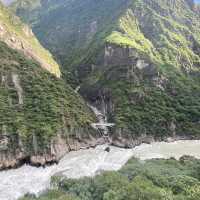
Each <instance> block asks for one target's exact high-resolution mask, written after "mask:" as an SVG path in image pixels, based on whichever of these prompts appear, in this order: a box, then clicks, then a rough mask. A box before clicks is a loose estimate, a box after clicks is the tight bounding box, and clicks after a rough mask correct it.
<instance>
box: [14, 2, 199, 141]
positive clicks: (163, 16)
mask: <svg viewBox="0 0 200 200" xmlns="http://www.w3.org/2000/svg"><path fill="white" fill-rule="evenodd" d="M22 2H24V0H19V1H16V3H15V4H13V5H12V9H13V10H15V12H16V13H17V14H18V15H19V16H20V17H21V18H22V19H24V20H27V19H28V23H30V24H31V25H32V27H33V30H34V32H35V33H36V35H37V36H38V38H39V39H40V41H41V42H42V43H43V44H44V45H45V46H46V47H47V48H48V49H50V50H51V52H53V53H54V55H55V56H56V57H57V58H58V59H59V60H60V62H61V63H62V66H63V71H64V77H65V79H66V80H67V81H68V82H69V83H70V84H71V85H72V86H74V87H75V86H77V85H81V90H80V92H81V93H82V95H83V96H84V97H85V98H86V99H87V100H90V101H98V100H99V99H102V96H106V94H107V93H109V95H108V96H106V97H105V98H106V99H109V102H106V103H107V104H108V105H110V104H112V105H113V108H114V110H111V111H108V115H109V118H110V119H109V120H110V121H114V122H115V123H116V129H115V130H114V131H113V133H114V134H115V133H117V132H119V131H120V132H122V133H123V134H124V135H127V134H128V135H130V136H131V137H132V136H134V137H137V136H139V135H141V134H149V135H152V134H153V135H154V136H156V137H159V138H162V137H165V136H169V135H174V134H175V133H177V134H179V135H180V134H181V135H195V136H199V134H200V131H199V130H200V127H199V126H200V124H199V123H198V122H199V118H200V103H199V102H200V101H199V99H200V86H199V85H200V78H199V75H200V71H199V63H200V57H199V52H200V32H199V30H200V24H199V21H200V18H199V10H198V7H196V6H195V5H194V3H193V1H192V0H191V1H183V0H177V1H168V0H148V1H147V0H115V1H111V0H108V1H94V0H86V1H80V0H76V1H71V0H69V1H64V0H59V1H56V3H55V2H54V1H45V0H44V1H40V3H41V4H36V3H35V2H38V1H32V4H31V6H30V5H29V6H26V5H28V4H23V3H22ZM29 3H30V1H29ZM35 5H37V6H35ZM27 7H28V9H27ZM27 15H28V17H27ZM106 47H111V48H113V49H114V50H113V51H115V50H116V51H120V50H119V48H121V52H132V53H131V55H132V56H133V57H134V58H133V59H134V60H135V62H131V63H130V62H127V63H126V62H125V63H122V62H124V60H126V61H127V60H129V56H130V55H129V54H128V53H127V55H124V54H120V53H118V54H117V55H118V57H119V60H118V61H117V62H114V61H115V60H112V59H115V58H112V56H111V58H110V59H111V61H112V62H111V63H109V62H108V63H107V62H106V59H105V55H106V53H105V48H106ZM124 49H125V50H124ZM110 52H112V51H110ZM120 55H121V57H120ZM122 55H123V56H122ZM137 60H144V61H145V62H146V63H150V65H151V67H152V69H153V71H154V72H153V74H151V73H150V74H148V73H147V74H146V75H144V74H143V71H142V70H139V69H138V68H137V67H136V61H137ZM105 63H106V64H105ZM131 68H132V69H131ZM105 91H108V92H105ZM105 93H106V94H105ZM172 125H175V126H176V127H175V131H174V130H173V128H172V127H173V126H172Z"/></svg>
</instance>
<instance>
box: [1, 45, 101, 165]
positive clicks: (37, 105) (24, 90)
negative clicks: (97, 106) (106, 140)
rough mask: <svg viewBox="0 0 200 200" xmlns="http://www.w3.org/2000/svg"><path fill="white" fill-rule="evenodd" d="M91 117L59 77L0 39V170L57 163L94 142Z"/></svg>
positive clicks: (92, 119)
mask: <svg viewBox="0 0 200 200" xmlns="http://www.w3.org/2000/svg"><path fill="white" fill-rule="evenodd" d="M94 118H95V117H94V116H93V114H92V113H91V111H90V110H89V109H88V108H87V106H86V105H85V104H84V102H83V100H82V99H81V98H80V96H79V95H77V94H75V93H74V91H73V90H72V89H71V88H70V87H69V86H67V85H66V84H65V83H64V82H63V81H62V80H60V79H57V78H56V77H55V76H54V75H51V74H50V73H48V72H47V71H46V70H44V69H42V68H41V66H40V65H39V64H38V63H37V62H36V61H33V60H30V59H27V58H26V57H25V56H24V55H22V53H20V52H17V51H15V50H12V49H11V48H9V47H8V46H7V45H6V44H5V43H2V42H0V169H3V168H9V167H15V166H17V165H20V164H22V163H24V162H30V163H31V164H33V165H44V164H46V163H51V162H57V161H58V160H59V159H60V158H61V157H62V156H63V155H64V154H65V153H66V152H68V151H71V150H76V149H80V148H85V147H88V146H94V145H95V144H97V142H98V141H97V139H98V138H99V135H98V134H97V133H96V132H95V131H94V130H92V129H91V128H90V123H91V122H92V121H94Z"/></svg>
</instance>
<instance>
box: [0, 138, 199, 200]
mask: <svg viewBox="0 0 200 200" xmlns="http://www.w3.org/2000/svg"><path fill="white" fill-rule="evenodd" d="M106 147H107V146H105V145H103V146H98V147H96V148H95V149H88V150H80V151H77V152H70V153H69V154H67V155H66V156H65V157H64V158H63V159H62V160H61V161H60V162H59V164H58V165H53V166H49V167H46V168H35V167H31V166H27V165H24V166H22V167H21V168H19V169H13V170H8V171H2V172H0V200H15V199H17V198H19V197H20V196H23V195H24V194H26V193H34V194H38V193H40V192H42V191H44V190H45V189H47V188H48V187H50V178H51V176H53V175H54V174H56V173H59V172H60V173H62V174H63V175H65V176H66V177H69V178H80V177H84V176H94V175H95V174H97V173H98V172H100V171H102V170H118V169H120V168H121V167H122V166H123V165H124V164H125V163H126V162H127V161H128V160H129V159H130V158H131V157H132V156H135V157H138V158H140V159H141V160H146V159H151V158H169V157H175V158H177V159H178V158H180V157H181V156H183V155H191V156H195V157H196V158H200V141H195V140H186V141H176V142H173V143H165V142H155V143H152V144H142V145H140V146H138V147H136V148H134V149H120V148H117V147H110V152H107V151H105V148H106Z"/></svg>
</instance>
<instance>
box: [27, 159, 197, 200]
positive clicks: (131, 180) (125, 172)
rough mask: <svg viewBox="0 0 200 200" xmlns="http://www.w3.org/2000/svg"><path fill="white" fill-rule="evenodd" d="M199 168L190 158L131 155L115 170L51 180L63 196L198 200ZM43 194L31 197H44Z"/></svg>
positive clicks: (94, 199)
mask: <svg viewBox="0 0 200 200" xmlns="http://www.w3.org/2000/svg"><path fill="white" fill-rule="evenodd" d="M199 167H200V161H199V160H196V159H194V158H192V157H182V158H181V159H180V161H177V160H175V159H168V160H162V159H160V160H148V161H141V160H137V159H134V158H133V159H131V160H129V162H128V163H127V164H126V165H125V166H124V167H123V168H122V169H121V170H120V171H118V172H105V173H103V174H102V175H98V176H96V177H94V178H82V179H80V180H69V179H63V177H62V178H61V177H53V179H52V182H53V183H54V185H56V186H57V187H58V188H59V190H60V191H62V192H66V195H67V194H72V195H75V196H77V197H79V198H80V199H81V200H125V199H126V200H139V199H140V200H178V199H184V200H199V199H200V197H199V196H198V195H199V194H200V193H199V192H200V181H199V180H200V179H199V178H200V177H199V175H198V170H199ZM51 193H54V194H55V196H56V195H57V192H54V191H49V192H48V193H47V194H45V195H48V194H51ZM45 195H42V196H41V197H39V198H33V199H34V200H35V199H38V200H40V199H41V200H43V196H45ZM57 197H58V195H57ZM24 199H26V198H24ZM27 199H29V198H27Z"/></svg>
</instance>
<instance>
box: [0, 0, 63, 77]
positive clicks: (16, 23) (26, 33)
mask: <svg viewBox="0 0 200 200" xmlns="http://www.w3.org/2000/svg"><path fill="white" fill-rule="evenodd" d="M0 40H1V41H3V42H5V43H6V44H7V45H8V46H9V47H11V48H13V49H17V50H20V51H22V52H23V53H24V54H25V55H26V56H28V57H29V58H32V59H34V60H36V61H37V62H39V63H40V65H41V66H42V67H43V68H45V69H46V70H48V71H49V72H51V73H53V74H55V75H56V76H57V77H60V69H59V66H58V64H57V63H56V62H55V61H54V59H53V57H52V55H51V54H50V53H49V52H48V51H47V50H46V49H44V48H43V47H42V46H41V45H40V43H39V42H38V40H37V39H36V37H35V36H34V34H33V32H32V30H31V29H30V28H29V27H28V26H27V25H25V24H23V23H22V22H21V21H20V20H19V19H18V17H16V16H14V15H13V14H11V13H10V12H9V11H8V10H7V9H6V8H5V7H4V6H3V5H2V4H1V3H0Z"/></svg>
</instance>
